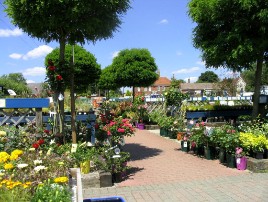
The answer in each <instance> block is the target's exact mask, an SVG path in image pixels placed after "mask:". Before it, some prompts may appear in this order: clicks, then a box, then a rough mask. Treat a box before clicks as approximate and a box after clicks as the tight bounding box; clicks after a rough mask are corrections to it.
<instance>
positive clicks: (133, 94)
mask: <svg viewBox="0 0 268 202" xmlns="http://www.w3.org/2000/svg"><path fill="white" fill-rule="evenodd" d="M134 98H135V86H133V87H132V102H133V103H134Z"/></svg>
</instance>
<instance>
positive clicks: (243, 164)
mask: <svg viewBox="0 0 268 202" xmlns="http://www.w3.org/2000/svg"><path fill="white" fill-rule="evenodd" d="M235 157H236V168H237V169H238V170H245V169H246V168H247V158H246V156H245V153H244V152H243V149H242V148H241V147H237V148H236V149H235Z"/></svg>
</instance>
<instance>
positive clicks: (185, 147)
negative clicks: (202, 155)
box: [181, 140, 190, 152]
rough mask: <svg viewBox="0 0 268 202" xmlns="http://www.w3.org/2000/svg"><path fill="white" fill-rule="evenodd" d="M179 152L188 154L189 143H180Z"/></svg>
mask: <svg viewBox="0 0 268 202" xmlns="http://www.w3.org/2000/svg"><path fill="white" fill-rule="evenodd" d="M181 150H182V151H183V152H188V151H189V150H190V142H189V141H184V140H183V141H181Z"/></svg>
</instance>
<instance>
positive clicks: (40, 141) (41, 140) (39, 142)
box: [37, 139, 45, 145]
mask: <svg viewBox="0 0 268 202" xmlns="http://www.w3.org/2000/svg"><path fill="white" fill-rule="evenodd" d="M44 143H45V140H43V139H40V140H38V141H37V144H39V145H41V144H44Z"/></svg>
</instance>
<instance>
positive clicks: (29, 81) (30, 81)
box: [26, 80, 35, 83]
mask: <svg viewBox="0 0 268 202" xmlns="http://www.w3.org/2000/svg"><path fill="white" fill-rule="evenodd" d="M26 83H35V81H33V80H27V81H26Z"/></svg>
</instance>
